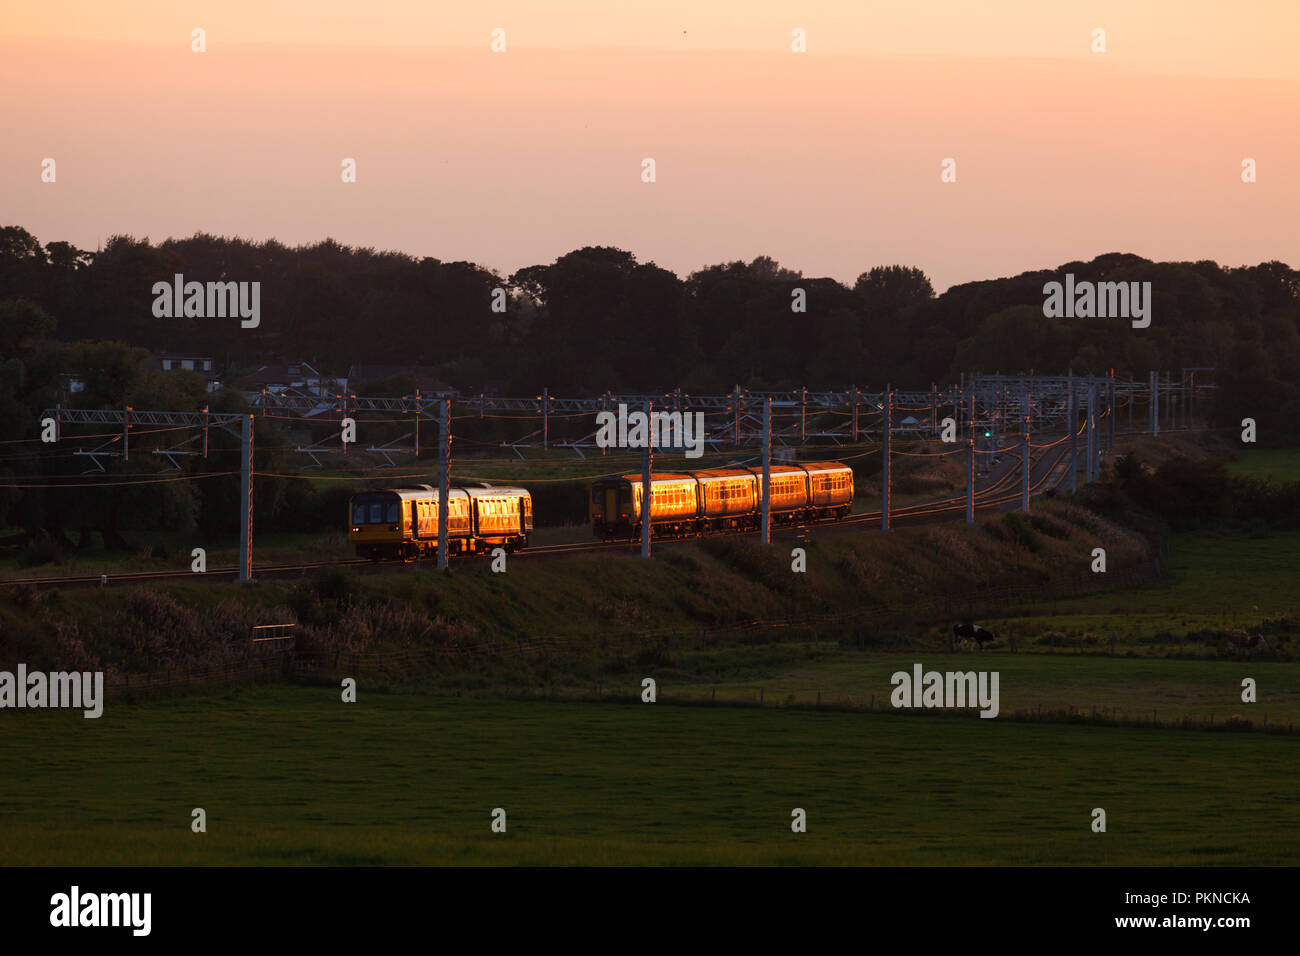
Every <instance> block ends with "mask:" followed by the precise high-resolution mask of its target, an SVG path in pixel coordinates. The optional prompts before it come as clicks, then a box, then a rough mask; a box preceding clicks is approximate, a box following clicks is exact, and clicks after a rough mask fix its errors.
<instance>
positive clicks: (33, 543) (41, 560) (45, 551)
mask: <svg viewBox="0 0 1300 956" xmlns="http://www.w3.org/2000/svg"><path fill="white" fill-rule="evenodd" d="M62 560H63V548H62V547H60V546H59V542H57V541H55V540H54V538H52V537H50V535H48V534H45V533H44V532H42V533H41V534H39V535H37V536H36V537H35V538H33V539H31V540H29V541H28V542H27V544H26V545H24V546H23V549H22V550H21V551H19V552H18V566H19V567H20V568H34V567H36V566H37V565H41V564H58V563H59V562H61V561H62Z"/></svg>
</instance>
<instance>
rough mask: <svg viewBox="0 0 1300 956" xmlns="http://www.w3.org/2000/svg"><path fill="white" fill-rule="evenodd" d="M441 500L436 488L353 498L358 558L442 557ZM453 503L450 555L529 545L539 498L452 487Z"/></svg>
mask: <svg viewBox="0 0 1300 956" xmlns="http://www.w3.org/2000/svg"><path fill="white" fill-rule="evenodd" d="M438 499H439V496H438V490H437V489H436V488H434V487H432V486H431V485H416V486H414V487H410V488H389V489H386V490H384V491H365V492H361V493H359V494H355V495H353V496H352V497H351V498H350V499H349V501H348V514H349V517H350V518H351V522H350V524H349V528H350V529H351V530H350V532H349V538H350V540H351V541H352V543H353V545H354V546H355V547H356V549H357V555H358V556H359V557H363V558H375V559H377V560H378V559H381V558H401V559H402V560H408V561H409V560H414V559H416V558H419V557H426V556H429V555H436V554H437V553H438V505H439V500H438ZM447 502H448V503H447V554H448V556H450V555H453V554H473V553H477V552H486V551H490V550H491V549H493V548H505V549H506V550H507V551H514V550H517V549H519V548H524V547H527V546H528V536H529V535H530V534H531V533H532V530H533V499H532V496H531V495H530V494H529V493H528V492H527V491H526V490H524V489H523V488H493V487H487V486H484V487H480V488H469V487H466V488H452V489H451V490H450V492H449V493H448V495H447Z"/></svg>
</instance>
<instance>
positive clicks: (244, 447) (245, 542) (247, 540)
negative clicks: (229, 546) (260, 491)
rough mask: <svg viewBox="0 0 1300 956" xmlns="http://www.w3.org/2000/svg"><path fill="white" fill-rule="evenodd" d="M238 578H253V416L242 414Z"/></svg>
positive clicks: (244, 580)
mask: <svg viewBox="0 0 1300 956" xmlns="http://www.w3.org/2000/svg"><path fill="white" fill-rule="evenodd" d="M239 442H240V456H239V479H240V480H239V487H240V489H241V492H242V493H241V495H240V497H241V499H242V501H241V507H240V509H239V580H240V581H241V582H244V583H248V582H249V581H252V580H253V416H252V415H244V416H242V418H241V420H240V425H239Z"/></svg>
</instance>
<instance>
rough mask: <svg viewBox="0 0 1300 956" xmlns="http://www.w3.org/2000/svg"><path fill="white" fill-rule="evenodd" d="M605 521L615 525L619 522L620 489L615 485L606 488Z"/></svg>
mask: <svg viewBox="0 0 1300 956" xmlns="http://www.w3.org/2000/svg"><path fill="white" fill-rule="evenodd" d="M603 513H604V515H605V521H606V522H607V523H609V524H613V523H614V522H615V521H617V520H618V488H616V487H614V486H613V485H606V486H605V510H604V512H603Z"/></svg>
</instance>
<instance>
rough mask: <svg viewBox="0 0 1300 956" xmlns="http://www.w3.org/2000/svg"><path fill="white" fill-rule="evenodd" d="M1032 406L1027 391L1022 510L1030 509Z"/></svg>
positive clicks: (1021, 483)
mask: <svg viewBox="0 0 1300 956" xmlns="http://www.w3.org/2000/svg"><path fill="white" fill-rule="evenodd" d="M1032 407H1033V403H1032V402H1031V401H1030V399H1029V394H1028V393H1026V394H1025V428H1024V431H1025V439H1024V448H1025V460H1024V462H1023V463H1022V465H1021V468H1020V510H1021V511H1028V510H1029V471H1030V454H1029V453H1030V451H1031V449H1030V447H1029V423H1030V416H1031V415H1032V414H1033V412H1032Z"/></svg>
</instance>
